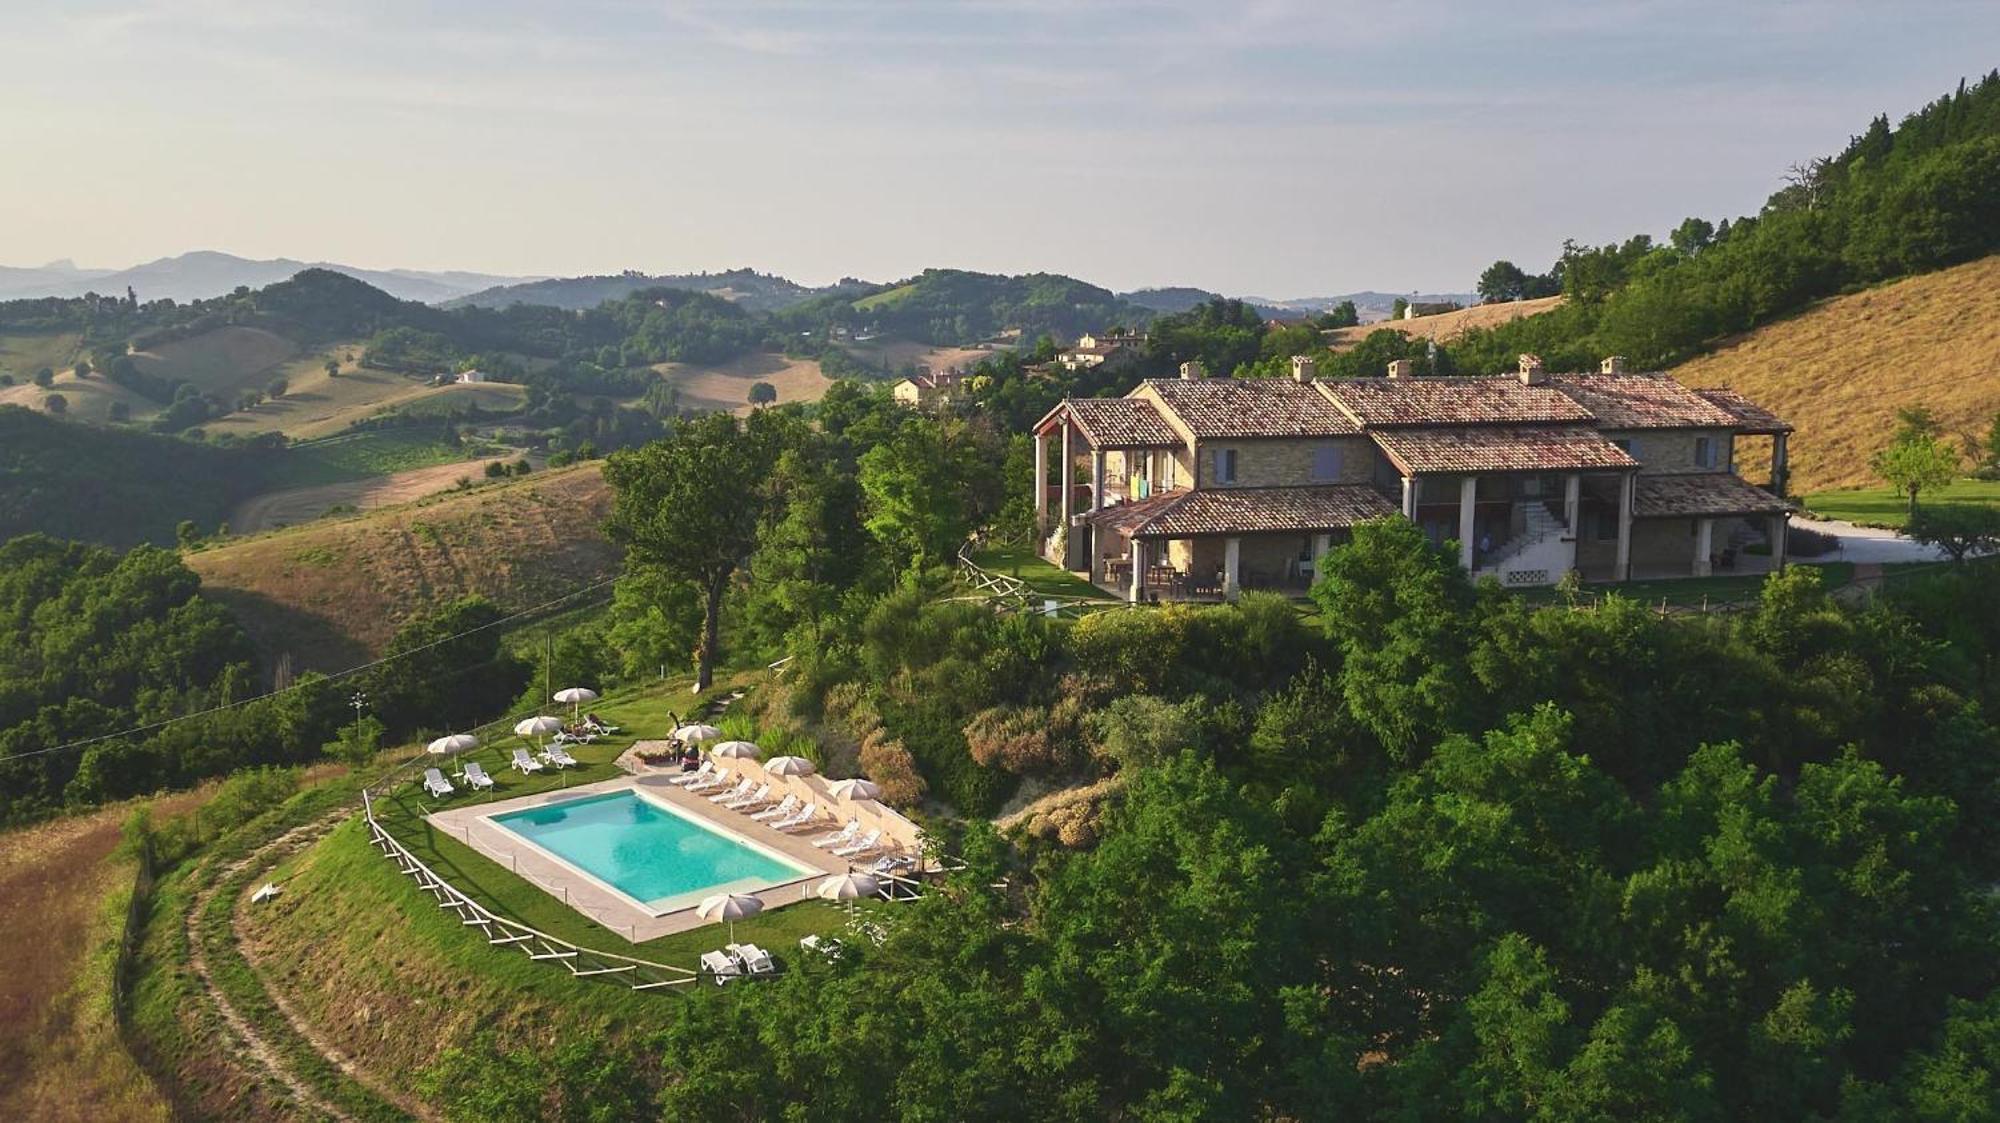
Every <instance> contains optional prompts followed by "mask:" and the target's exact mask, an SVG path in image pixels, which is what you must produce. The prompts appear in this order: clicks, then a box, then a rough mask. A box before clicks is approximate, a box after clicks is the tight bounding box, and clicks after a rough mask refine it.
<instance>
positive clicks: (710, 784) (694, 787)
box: [681, 768, 730, 795]
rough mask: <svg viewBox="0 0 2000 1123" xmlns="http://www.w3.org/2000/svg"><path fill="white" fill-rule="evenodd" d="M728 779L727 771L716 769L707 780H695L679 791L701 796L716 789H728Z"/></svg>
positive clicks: (725, 769)
mask: <svg viewBox="0 0 2000 1123" xmlns="http://www.w3.org/2000/svg"><path fill="white" fill-rule="evenodd" d="M729 779H730V772H729V769H727V768H718V769H716V770H715V771H714V772H713V773H711V774H710V775H709V777H708V779H706V780H697V781H695V782H694V783H692V784H689V785H688V786H687V787H685V788H682V789H681V790H682V791H687V792H694V793H695V794H697V795H703V794H706V793H708V792H712V791H714V790H716V789H717V788H726V787H728V786H729Z"/></svg>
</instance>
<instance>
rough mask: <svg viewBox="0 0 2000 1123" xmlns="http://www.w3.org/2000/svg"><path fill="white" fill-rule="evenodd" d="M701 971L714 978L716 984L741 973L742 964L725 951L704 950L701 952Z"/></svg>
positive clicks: (718, 984)
mask: <svg viewBox="0 0 2000 1123" xmlns="http://www.w3.org/2000/svg"><path fill="white" fill-rule="evenodd" d="M701 973H702V974H704V975H707V976H709V977H710V978H712V979H714V980H715V985H716V986H721V985H722V984H724V983H726V982H728V981H729V980H731V979H735V978H740V977H742V975H743V964H741V963H739V962H737V961H736V957H735V956H733V955H731V954H729V953H728V952H726V951H705V952H702V953H701Z"/></svg>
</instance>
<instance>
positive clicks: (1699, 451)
mask: <svg viewBox="0 0 2000 1123" xmlns="http://www.w3.org/2000/svg"><path fill="white" fill-rule="evenodd" d="M1694 464H1695V467H1697V468H1713V467H1715V441H1714V440H1713V439H1712V438H1709V437H1696V438H1695V439H1694Z"/></svg>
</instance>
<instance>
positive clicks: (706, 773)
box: [667, 760, 715, 788]
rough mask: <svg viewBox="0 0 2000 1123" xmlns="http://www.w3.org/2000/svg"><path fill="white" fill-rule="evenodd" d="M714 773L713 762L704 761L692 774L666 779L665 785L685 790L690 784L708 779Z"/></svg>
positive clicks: (684, 773)
mask: <svg viewBox="0 0 2000 1123" xmlns="http://www.w3.org/2000/svg"><path fill="white" fill-rule="evenodd" d="M714 772H715V762H714V761H712V760H704V761H702V762H701V767H700V768H697V769H695V770H694V771H693V772H683V773H681V774H680V775H678V776H669V777H667V783H669V784H672V785H673V786H675V787H677V788H685V787H688V786H690V785H692V784H698V783H700V782H702V781H703V780H706V779H708V778H709V777H710V776H711V775H713V774H714Z"/></svg>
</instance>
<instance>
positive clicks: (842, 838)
mask: <svg viewBox="0 0 2000 1123" xmlns="http://www.w3.org/2000/svg"><path fill="white" fill-rule="evenodd" d="M860 833H861V820H859V819H849V820H848V821H847V825H846V826H844V827H842V828H840V829H839V830H837V831H835V832H833V833H832V834H829V835H826V836H824V837H822V838H816V839H814V840H813V845H814V846H817V847H819V848H820V849H822V850H824V849H826V848H827V847H829V846H845V845H847V844H848V843H850V842H853V841H854V836H855V835H858V834H860Z"/></svg>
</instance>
